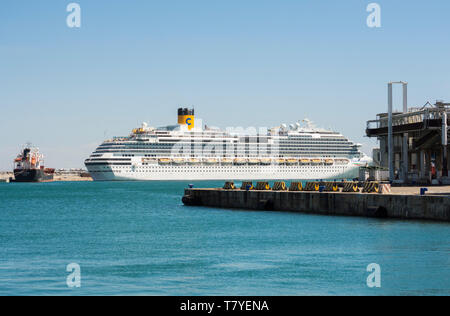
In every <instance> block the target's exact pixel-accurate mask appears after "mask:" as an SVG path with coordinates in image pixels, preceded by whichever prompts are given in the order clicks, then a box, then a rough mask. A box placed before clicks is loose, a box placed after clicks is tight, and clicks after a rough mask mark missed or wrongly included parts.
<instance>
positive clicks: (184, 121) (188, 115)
mask: <svg viewBox="0 0 450 316" xmlns="http://www.w3.org/2000/svg"><path fill="white" fill-rule="evenodd" d="M194 121H195V116H194V109H188V108H179V109H178V124H180V125H187V126H188V129H189V130H191V129H193V128H194Z"/></svg>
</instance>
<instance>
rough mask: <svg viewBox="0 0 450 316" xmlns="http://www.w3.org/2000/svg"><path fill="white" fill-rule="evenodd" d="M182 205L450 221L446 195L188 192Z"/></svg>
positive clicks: (219, 190) (215, 190)
mask: <svg viewBox="0 0 450 316" xmlns="http://www.w3.org/2000/svg"><path fill="white" fill-rule="evenodd" d="M183 203H184V204H186V205H196V206H208V207H218V208H233V209H248V210H270V211H288V212H301V213H310V214H321V215H343V216H364V217H382V218H401V219H415V220H436V221H450V197H448V196H444V195H424V196H420V195H394V194H392V195H391V194H364V193H341V192H339V193H336V192H333V193H328V192H327V193H325V192H322V193H320V192H288V191H254V190H252V191H245V190H223V189H186V190H185V195H184V197H183Z"/></svg>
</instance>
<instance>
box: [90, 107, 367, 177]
mask: <svg viewBox="0 0 450 316" xmlns="http://www.w3.org/2000/svg"><path fill="white" fill-rule="evenodd" d="M199 122H201V120H199ZM199 122H196V120H195V115H194V110H193V109H188V108H180V109H178V124H176V125H170V126H165V127H159V128H154V127H150V126H148V124H147V123H143V124H142V126H141V127H140V128H136V129H133V131H132V132H131V134H130V135H129V136H126V137H114V138H113V139H109V140H106V141H104V142H103V143H102V144H101V145H100V146H98V148H97V149H96V150H95V151H94V152H93V153H92V154H91V156H90V157H89V158H88V159H86V160H85V165H86V168H87V169H88V171H89V173H90V174H91V176H92V178H93V179H94V180H96V181H156V180H159V181H177V180H178V181H184V180H189V181H191V180H192V181H193V180H237V181H239V180H280V179H282V180H312V179H313V180H327V179H328V180H329V179H336V180H340V179H353V178H356V177H357V176H358V170H359V167H360V166H363V165H367V164H369V163H370V162H371V159H370V158H369V157H367V156H366V155H364V154H363V153H362V152H361V151H360V147H361V145H359V144H355V143H353V142H351V141H350V140H348V139H347V138H346V137H345V136H343V135H342V134H340V133H337V132H334V131H330V130H325V129H321V128H316V127H315V126H314V125H313V124H312V123H311V122H310V121H309V120H303V121H301V122H297V123H295V124H291V125H289V126H288V125H286V124H281V125H280V126H278V127H274V128H266V129H265V130H264V131H259V132H257V131H256V129H248V130H243V129H227V130H221V129H219V128H211V127H207V126H203V124H202V123H199ZM196 123H197V124H196Z"/></svg>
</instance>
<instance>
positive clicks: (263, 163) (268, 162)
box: [261, 158, 272, 165]
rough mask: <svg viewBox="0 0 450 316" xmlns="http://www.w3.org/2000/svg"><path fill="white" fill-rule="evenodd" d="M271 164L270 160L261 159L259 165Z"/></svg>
mask: <svg viewBox="0 0 450 316" xmlns="http://www.w3.org/2000/svg"><path fill="white" fill-rule="evenodd" d="M271 163H272V159H270V158H263V159H261V164H262V165H270V164H271Z"/></svg>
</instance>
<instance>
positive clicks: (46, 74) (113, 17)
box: [0, 0, 450, 170]
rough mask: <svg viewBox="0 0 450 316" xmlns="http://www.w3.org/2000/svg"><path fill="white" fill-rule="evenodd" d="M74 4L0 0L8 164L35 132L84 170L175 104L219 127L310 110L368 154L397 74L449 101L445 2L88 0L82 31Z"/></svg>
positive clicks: (0, 166)
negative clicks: (369, 133) (71, 11)
mask: <svg viewBox="0 0 450 316" xmlns="http://www.w3.org/2000/svg"><path fill="white" fill-rule="evenodd" d="M70 2H72V1H64V0H57V1H56V0H54V1H50V0H46V1H22V0H3V1H1V3H0V118H1V124H0V135H1V140H0V170H7V169H10V168H11V167H12V163H11V161H12V159H13V158H14V156H15V155H16V153H17V151H18V149H19V148H20V146H21V144H23V143H25V142H27V141H31V142H33V143H34V144H36V145H39V147H40V148H41V150H42V151H43V152H44V153H45V154H46V156H47V165H49V166H53V167H57V168H59V167H67V168H70V167H81V166H82V165H83V160H84V159H85V158H86V157H87V156H88V155H89V153H90V152H91V151H93V150H94V149H95V147H96V145H98V144H99V143H101V142H102V141H103V140H104V139H105V138H107V137H111V136H116V135H127V134H128V133H129V131H130V130H131V129H132V128H133V127H135V126H137V125H139V124H140V123H141V122H142V121H148V122H149V123H150V125H152V126H161V125H165V124H172V123H175V122H176V109H177V107H178V106H179V105H195V109H196V113H197V116H199V117H201V118H202V119H203V120H204V122H205V123H207V124H209V125H214V126H220V127H227V126H244V127H245V126H255V127H259V126H276V125H278V124H279V123H284V122H285V123H290V122H293V121H295V120H299V119H303V118H305V117H308V118H310V119H311V120H313V121H314V122H316V124H317V125H319V126H323V127H333V128H334V129H336V130H338V131H340V132H342V133H343V134H345V135H346V136H348V137H349V138H350V139H352V140H354V141H356V142H360V143H363V144H364V149H365V151H366V152H368V153H369V150H370V149H371V147H372V146H374V145H376V142H375V141H373V140H370V139H368V138H366V137H364V130H365V122H366V121H367V120H369V119H373V118H374V117H375V115H376V113H379V112H382V111H384V110H385V108H386V103H387V101H386V99H387V97H386V83H387V82H388V81H390V80H406V81H408V82H409V103H410V105H411V106H419V105H423V104H424V103H425V102H426V101H428V100H430V101H435V100H436V99H445V100H447V101H450V58H449V57H450V25H449V23H450V22H449V21H450V19H449V18H448V15H449V14H450V1H448V0H435V1H433V0H431V1H405V0H396V1H362V0H346V1H335V0H328V1H324V0H309V1H306V0H303V1H302V0H280V1H274V0H272V1H267V0H208V1H206V0H205V1H200V0H178V1H173V0H164V1H162V0H161V1H100V0H95V1H92V0H90V1H88V0H79V1H73V2H77V3H79V4H80V6H81V10H82V12H81V19H82V22H81V23H82V24H81V28H80V29H70V28H68V27H67V25H66V17H67V15H68V13H67V12H66V6H67V5H68V4H69V3H70ZM370 2H377V3H379V4H380V5H381V9H382V27H381V28H380V29H371V28H368V27H367V25H366V18H367V16H368V13H367V12H366V6H367V5H368V4H369V3H370ZM396 92H397V95H398V96H399V95H400V90H397V91H396ZM396 101H398V102H397V103H398V106H399V107H400V98H396Z"/></svg>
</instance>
